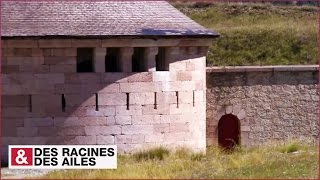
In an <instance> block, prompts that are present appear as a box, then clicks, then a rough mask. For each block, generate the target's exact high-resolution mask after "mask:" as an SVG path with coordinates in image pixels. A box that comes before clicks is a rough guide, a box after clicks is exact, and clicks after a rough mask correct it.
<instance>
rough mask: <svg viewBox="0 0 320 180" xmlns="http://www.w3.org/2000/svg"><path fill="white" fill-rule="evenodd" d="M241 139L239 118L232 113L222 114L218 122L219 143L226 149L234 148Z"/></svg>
mask: <svg viewBox="0 0 320 180" xmlns="http://www.w3.org/2000/svg"><path fill="white" fill-rule="evenodd" d="M239 139H240V123H239V119H238V118H237V117H236V116H234V115H232V114H226V115H224V116H222V117H221V119H220V120H219V123H218V142H219V145H220V146H221V147H222V148H224V149H226V150H232V149H234V147H235V146H236V145H238V144H239Z"/></svg>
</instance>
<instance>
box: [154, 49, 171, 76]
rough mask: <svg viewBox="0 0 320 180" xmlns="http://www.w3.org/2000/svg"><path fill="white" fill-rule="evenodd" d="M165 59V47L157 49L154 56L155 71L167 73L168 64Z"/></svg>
mask: <svg viewBox="0 0 320 180" xmlns="http://www.w3.org/2000/svg"><path fill="white" fill-rule="evenodd" d="M166 58H167V57H166V47H159V49H158V54H157V55H156V71H169V63H168V62H167V61H168V60H167V59H166Z"/></svg>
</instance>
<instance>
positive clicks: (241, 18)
mask: <svg viewBox="0 0 320 180" xmlns="http://www.w3.org/2000/svg"><path fill="white" fill-rule="evenodd" d="M173 5H174V6H175V7H176V8H178V9H179V10H180V11H182V12H183V13H185V14H186V15H188V16H189V17H190V18H192V19H193V20H195V21H196V22H198V23H199V24H201V25H203V26H205V27H207V28H211V29H215V30H216V31H218V32H219V33H220V34H221V37H220V38H218V39H216V40H215V41H214V42H213V44H212V46H211V47H210V52H209V54H208V60H207V65H208V66H212V65H220V66H223V65H288V64H317V63H318V61H317V8H316V7H313V6H274V5H271V4H211V5H210V4H199V3H196V4H195V3H193V4H191V3H189V4H185V3H183V4H181V3H180V4H179V3H174V4H173Z"/></svg>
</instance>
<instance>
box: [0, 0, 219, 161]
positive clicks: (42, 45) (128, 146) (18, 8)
mask: <svg viewBox="0 0 320 180" xmlns="http://www.w3.org/2000/svg"><path fill="white" fill-rule="evenodd" d="M217 36H218V34H217V33H216V32H213V31H210V30H207V29H205V28H204V27H202V26H200V25H199V24H197V23H195V22H194V21H192V20H191V19H189V18H188V17H186V16H185V15H184V14H182V13H181V12H179V11H178V10H176V9H175V8H174V7H172V6H171V5H170V4H169V3H167V2H165V1H94V2H90V1H72V2H70V1H50V2H48V1H30V2H25V1H22V2H17V1H15V2H10V1H2V6H1V37H2V40H1V47H2V53H1V54H2V56H1V63H2V78H1V80H2V82H1V86H2V101H1V102H2V106H1V107H2V109H1V110H2V114H1V120H2V145H3V149H4V151H3V152H4V154H5V150H6V148H7V145H9V144H116V145H118V149H119V151H120V152H131V151H132V150H136V149H140V148H145V147H151V146H160V145H161V146H166V147H169V148H175V147H178V146H186V147H190V148H191V149H193V150H195V151H203V150H205V148H206V116H205V112H206V98H205V97H206V78H205V77H206V71H205V65H206V63H205V61H206V53H207V48H208V46H209V45H210V44H211V42H212V40H213V38H215V37H217ZM4 157H6V156H4Z"/></svg>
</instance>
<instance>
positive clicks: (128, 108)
mask: <svg viewBox="0 0 320 180" xmlns="http://www.w3.org/2000/svg"><path fill="white" fill-rule="evenodd" d="M126 95H127V110H129V103H130V102H129V93H126Z"/></svg>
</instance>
